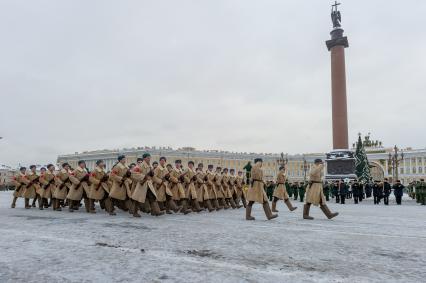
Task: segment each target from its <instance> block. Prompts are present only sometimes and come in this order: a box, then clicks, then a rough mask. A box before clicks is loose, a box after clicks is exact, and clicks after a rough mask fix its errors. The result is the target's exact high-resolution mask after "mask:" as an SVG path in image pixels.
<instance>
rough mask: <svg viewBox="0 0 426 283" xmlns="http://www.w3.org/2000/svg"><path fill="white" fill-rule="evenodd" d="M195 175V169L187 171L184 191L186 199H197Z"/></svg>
mask: <svg viewBox="0 0 426 283" xmlns="http://www.w3.org/2000/svg"><path fill="white" fill-rule="evenodd" d="M195 175H196V174H195V171H194V169H190V168H187V169H186V170H185V176H184V178H183V179H184V180H185V186H184V190H185V198H187V199H197V191H196V189H195V180H194V176H195Z"/></svg>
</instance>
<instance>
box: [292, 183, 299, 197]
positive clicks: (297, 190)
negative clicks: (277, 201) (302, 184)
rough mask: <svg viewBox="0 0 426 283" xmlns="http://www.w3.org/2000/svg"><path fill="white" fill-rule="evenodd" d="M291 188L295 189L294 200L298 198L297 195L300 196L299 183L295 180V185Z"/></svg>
mask: <svg viewBox="0 0 426 283" xmlns="http://www.w3.org/2000/svg"><path fill="white" fill-rule="evenodd" d="M291 190H292V191H293V195H294V200H297V197H298V196H299V183H298V182H294V184H293V186H292V187H291Z"/></svg>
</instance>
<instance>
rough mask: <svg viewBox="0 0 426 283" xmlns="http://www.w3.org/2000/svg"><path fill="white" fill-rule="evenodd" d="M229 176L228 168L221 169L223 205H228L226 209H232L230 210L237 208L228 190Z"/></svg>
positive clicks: (229, 189)
mask: <svg viewBox="0 0 426 283" xmlns="http://www.w3.org/2000/svg"><path fill="white" fill-rule="evenodd" d="M229 180H230V179H229V174H228V168H223V171H222V188H223V195H224V197H225V203H226V204H227V205H228V207H229V206H230V207H232V209H235V208H237V206H236V205H235V202H234V199H233V198H232V192H231V188H230V183H229Z"/></svg>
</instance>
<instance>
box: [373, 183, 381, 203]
mask: <svg viewBox="0 0 426 283" xmlns="http://www.w3.org/2000/svg"><path fill="white" fill-rule="evenodd" d="M373 197H374V204H379V203H380V200H381V199H382V197H383V188H382V187H381V184H380V182H379V181H377V180H376V181H374V185H373Z"/></svg>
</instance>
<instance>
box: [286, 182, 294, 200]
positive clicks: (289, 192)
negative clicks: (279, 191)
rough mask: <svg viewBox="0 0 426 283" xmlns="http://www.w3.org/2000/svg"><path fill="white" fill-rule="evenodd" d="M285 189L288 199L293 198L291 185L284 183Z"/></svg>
mask: <svg viewBox="0 0 426 283" xmlns="http://www.w3.org/2000/svg"><path fill="white" fill-rule="evenodd" d="M285 189H286V190H287V194H288V196H289V197H292V196H293V190H292V189H291V185H290V184H289V183H288V182H287V181H285Z"/></svg>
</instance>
